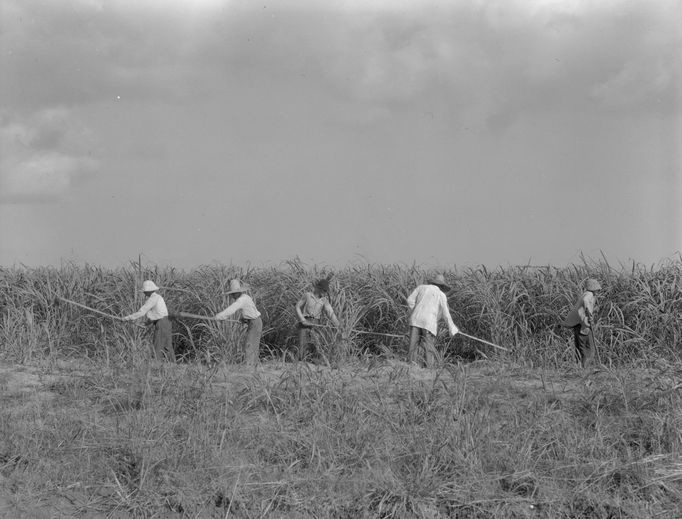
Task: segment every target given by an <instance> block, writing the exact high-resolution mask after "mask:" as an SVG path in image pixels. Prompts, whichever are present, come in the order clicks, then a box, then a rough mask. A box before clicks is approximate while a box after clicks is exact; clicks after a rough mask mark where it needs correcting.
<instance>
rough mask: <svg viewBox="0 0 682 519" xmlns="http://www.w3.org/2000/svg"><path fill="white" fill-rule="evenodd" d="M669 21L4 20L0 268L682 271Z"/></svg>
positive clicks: (615, 0)
mask: <svg viewBox="0 0 682 519" xmlns="http://www.w3.org/2000/svg"><path fill="white" fill-rule="evenodd" d="M681 6H682V4H681V3H680V2H679V1H677V0H657V1H652V0H601V1H599V2H594V1H592V0H487V1H482V0H461V1H458V0H452V1H437V0H334V1H333V0H328V1H321V0H279V1H270V0H261V1H259V2H256V1H253V0H194V1H193V0H183V1H179V0H60V1H59V2H55V1H52V0H3V2H2V3H1V4H0V265H5V266H11V265H21V264H23V265H27V266H37V265H59V264H62V263H64V262H75V263H90V264H96V265H102V266H107V267H116V266H122V265H127V264H128V263H129V261H132V260H135V261H136V260H137V259H138V257H139V256H140V255H141V256H142V259H143V261H145V262H147V263H151V264H157V265H172V266H175V267H177V268H183V269H191V268H193V267H197V266H200V265H205V264H239V265H245V264H250V265H254V266H255V265H277V264H280V263H281V262H285V261H287V260H290V259H293V258H300V259H301V260H302V261H304V262H305V263H310V264H327V265H338V266H344V265H348V264H357V263H361V264H362V263H384V264H412V263H416V264H418V265H424V266H452V265H457V266H460V265H479V264H484V265H486V266H491V267H494V266H498V265H501V266H506V265H517V264H534V265H535V264H537V265H547V264H551V265H556V266H562V265H567V264H571V263H575V262H580V258H581V256H582V255H584V256H585V257H587V258H595V259H599V258H601V257H602V254H603V255H604V256H605V257H606V258H607V259H608V260H609V261H611V262H614V263H617V262H624V263H628V262H630V261H633V260H634V261H636V262H641V263H645V264H654V263H658V262H660V261H663V260H665V259H666V258H671V257H676V256H677V254H678V253H679V251H681V250H682V209H681V207H680V205H681V204H680V200H682V83H681V82H680V73H681V72H682V62H681V59H680V52H679V50H680V49H681V48H682V22H680V20H682V7H681Z"/></svg>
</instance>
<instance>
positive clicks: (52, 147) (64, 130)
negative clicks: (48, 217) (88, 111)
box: [0, 107, 98, 203]
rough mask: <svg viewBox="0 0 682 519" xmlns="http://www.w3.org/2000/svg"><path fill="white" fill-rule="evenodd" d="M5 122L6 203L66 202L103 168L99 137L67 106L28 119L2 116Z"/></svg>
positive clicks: (1, 145) (2, 178) (1, 134)
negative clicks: (96, 144) (98, 152)
mask: <svg viewBox="0 0 682 519" xmlns="http://www.w3.org/2000/svg"><path fill="white" fill-rule="evenodd" d="M0 123H1V126H0V149H1V150H2V156H1V157H0V202H2V203H39V202H53V201H57V200H62V199H64V198H66V197H67V196H68V195H69V194H70V193H71V191H72V189H73V188H74V187H75V186H76V185H77V184H78V183H79V182H81V181H83V180H84V179H86V178H88V177H89V176H90V175H92V174H94V173H96V171H97V169H98V160H97V158H96V157H94V156H93V149H95V148H94V145H93V143H94V139H93V138H92V137H91V136H90V133H89V132H88V130H87V129H86V128H85V127H84V126H82V125H81V124H80V123H79V122H78V121H77V120H76V119H75V118H74V117H73V116H72V115H71V114H70V113H69V111H68V110H66V109H65V108H63V107H55V108H50V109H46V110H42V111H39V112H37V113H35V114H33V115H32V116H30V117H28V118H25V119H23V120H22V119H21V118H19V117H18V116H16V115H12V116H10V115H8V114H3V115H2V117H0Z"/></svg>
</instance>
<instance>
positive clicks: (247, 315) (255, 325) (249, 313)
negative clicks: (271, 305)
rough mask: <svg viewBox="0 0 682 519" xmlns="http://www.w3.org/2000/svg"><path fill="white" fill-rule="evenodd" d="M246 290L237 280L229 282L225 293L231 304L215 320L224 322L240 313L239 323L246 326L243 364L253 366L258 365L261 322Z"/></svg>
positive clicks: (261, 331)
mask: <svg viewBox="0 0 682 519" xmlns="http://www.w3.org/2000/svg"><path fill="white" fill-rule="evenodd" d="M247 290H248V288H247V287H246V286H244V285H242V283H241V281H239V280H238V279H233V280H232V281H230V291H229V292H228V293H227V296H228V298H229V299H230V301H232V303H231V304H230V306H228V307H227V308H226V309H225V310H223V311H222V312H220V313H218V314H216V316H215V318H216V319H218V320H219V321H224V320H226V319H227V318H228V317H230V316H231V315H234V314H236V313H237V312H241V316H240V319H239V320H240V321H241V322H242V323H244V324H246V325H247V327H246V340H245V343H244V362H246V365H247V366H255V365H256V364H257V363H258V347H259V346H260V337H261V334H262V333H263V320H262V319H261V318H260V312H259V311H258V309H257V308H256V303H254V302H253V299H251V296H250V295H248V294H247V293H246V291H247Z"/></svg>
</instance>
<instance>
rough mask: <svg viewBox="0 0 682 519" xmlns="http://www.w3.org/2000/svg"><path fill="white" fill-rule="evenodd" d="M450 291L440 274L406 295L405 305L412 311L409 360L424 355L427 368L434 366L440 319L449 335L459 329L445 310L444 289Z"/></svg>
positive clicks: (446, 301)
mask: <svg viewBox="0 0 682 519" xmlns="http://www.w3.org/2000/svg"><path fill="white" fill-rule="evenodd" d="M449 290H450V287H448V286H447V285H446V284H445V278H444V277H443V275H442V274H438V275H436V276H435V277H433V278H431V279H429V280H428V281H427V282H426V284H424V285H419V286H418V287H417V288H416V289H415V290H414V291H413V292H412V293H411V294H410V296H409V297H408V298H407V306H408V307H409V309H410V311H411V314H410V349H409V351H408V354H407V360H408V362H415V361H416V359H417V358H418V357H422V356H423V358H424V364H425V366H426V367H427V368H433V367H434V366H435V365H436V361H437V359H438V358H439V354H438V351H437V350H436V335H437V333H438V319H439V318H442V319H444V320H445V321H446V322H447V324H448V328H449V330H450V334H451V335H453V336H454V335H455V334H456V333H457V332H459V329H458V328H457V326H455V323H454V322H453V321H452V317H451V316H450V310H449V309H448V300H447V297H446V296H445V292H447V291H449ZM420 360H421V359H420Z"/></svg>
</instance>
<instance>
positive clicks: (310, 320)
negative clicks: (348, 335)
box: [296, 278, 339, 360]
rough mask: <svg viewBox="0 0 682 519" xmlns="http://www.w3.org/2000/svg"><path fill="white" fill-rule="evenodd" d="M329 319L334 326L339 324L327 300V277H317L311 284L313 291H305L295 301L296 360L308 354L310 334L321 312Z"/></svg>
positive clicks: (318, 322) (317, 323) (318, 321)
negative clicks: (296, 327) (296, 321)
mask: <svg viewBox="0 0 682 519" xmlns="http://www.w3.org/2000/svg"><path fill="white" fill-rule="evenodd" d="M323 313H324V314H325V315H326V316H327V318H329V319H330V320H331V322H332V323H333V324H334V326H337V327H338V326H339V320H338V319H337V318H336V314H335V313H334V309H333V308H332V305H331V303H330V302H329V278H325V279H318V280H317V281H315V283H314V284H313V291H312V292H306V293H305V294H303V297H301V299H300V300H299V301H298V303H296V315H297V316H298V360H303V359H305V358H306V357H307V356H308V353H309V351H308V350H309V349H310V346H311V343H312V342H313V338H312V336H311V334H312V331H313V328H314V326H315V325H319V324H320V322H321V320H322V314H323Z"/></svg>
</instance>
